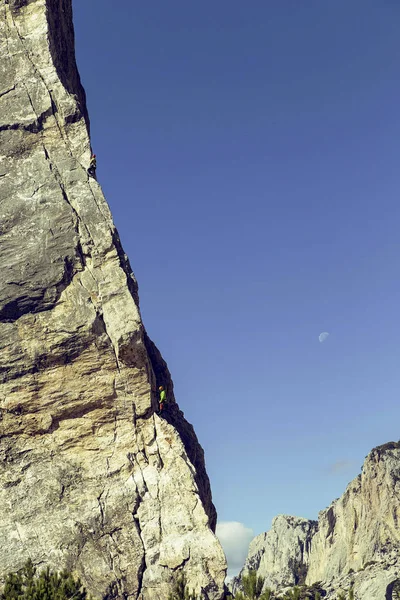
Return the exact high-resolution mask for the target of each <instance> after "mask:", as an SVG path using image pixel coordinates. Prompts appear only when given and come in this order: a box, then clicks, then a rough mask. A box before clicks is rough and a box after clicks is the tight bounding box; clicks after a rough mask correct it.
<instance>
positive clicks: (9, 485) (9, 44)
mask: <svg viewBox="0 0 400 600" xmlns="http://www.w3.org/2000/svg"><path fill="white" fill-rule="evenodd" d="M88 129H89V122H88V115H87V110H86V104H85V94H84V91H83V88H82V86H81V84H80V79H79V74H78V72H77V69H76V64H75V57H74V36H73V27H72V11H71V0H0V347H1V352H0V377H1V379H0V381H1V384H0V417H1V420H0V576H1V577H4V575H5V573H7V572H8V571H10V570H15V569H17V568H19V567H21V566H22V565H23V563H24V562H25V561H26V560H27V559H28V558H29V557H31V558H32V560H33V562H34V563H36V564H49V565H50V566H51V567H53V568H57V569H61V568H64V567H66V568H68V569H71V570H73V571H74V572H75V573H76V574H77V575H79V576H80V577H81V578H82V580H83V582H84V584H85V585H86V587H87V588H88V590H89V591H90V592H91V593H92V594H94V595H95V596H96V597H101V596H102V595H103V594H104V593H105V591H106V589H107V588H108V589H109V590H111V591H112V594H113V595H114V597H116V598H141V599H142V600H147V599H149V600H150V599H151V600H152V599H156V598H157V599H158V598H166V597H168V593H169V592H170V590H171V585H172V581H173V578H174V576H175V575H176V573H177V572H179V570H180V569H184V571H185V574H186V576H187V579H188V582H189V585H190V587H191V588H194V589H195V590H196V591H198V592H200V591H201V593H202V594H203V597H204V598H209V599H210V600H211V599H212V600H218V599H220V598H221V596H222V593H223V581H224V577H225V568H226V565H225V558H224V555H223V552H222V549H221V547H220V544H219V542H218V541H217V539H216V537H215V536H214V533H213V531H214V529H215V523H216V513H215V509H214V506H213V504H212V500H211V492H210V485H209V480H208V476H207V473H206V471H205V466H204V455H203V451H202V448H201V446H200V445H199V443H198V441H197V438H196V435H195V433H194V430H193V428H192V426H191V425H190V424H188V423H187V422H186V421H185V419H184V417H183V414H182V413H181V411H180V410H179V408H178V406H177V404H176V403H175V399H174V395H173V386H172V382H171V378H170V375H169V372H168V369H167V366H166V364H165V362H164V361H163V359H162V358H161V356H160V354H159V352H158V350H157V348H156V347H155V346H154V345H153V344H152V342H151V341H150V340H149V338H148V337H147V335H146V332H145V329H144V327H143V323H142V320H141V316H140V311H139V302H138V293H137V284H136V280H135V278H134V276H133V274H132V271H131V268H130V265H129V261H128V259H127V257H126V255H125V254H124V251H123V249H122V247H121V244H120V241H119V238H118V233H117V231H116V229H115V227H114V225H113V221H112V217H111V214H110V211H109V208H108V205H107V203H106V201H105V199H104V197H103V194H102V192H101V188H100V186H99V184H98V183H97V181H96V180H95V179H93V178H89V177H88V175H87V171H86V169H87V167H88V165H89V158H90V152H91V147H90V139H89V131H88ZM132 226H133V227H134V224H133V225H132ZM161 384H162V385H164V386H165V388H166V390H167V395H168V408H167V410H166V412H165V414H164V415H163V416H162V417H160V416H159V415H157V414H156V413H155V411H156V409H157V406H158V403H157V388H158V386H159V385H161Z"/></svg>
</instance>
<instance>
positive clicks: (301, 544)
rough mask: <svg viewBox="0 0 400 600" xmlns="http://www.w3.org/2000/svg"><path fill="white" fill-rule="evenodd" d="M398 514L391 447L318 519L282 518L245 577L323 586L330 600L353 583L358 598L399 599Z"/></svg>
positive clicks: (397, 449)
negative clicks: (394, 593)
mask: <svg viewBox="0 0 400 600" xmlns="http://www.w3.org/2000/svg"><path fill="white" fill-rule="evenodd" d="M399 517H400V443H398V442H390V443H388V444H385V445H383V446H379V447H377V448H374V449H373V450H372V451H371V452H370V454H369V455H368V456H367V458H366V460H365V462H364V466H363V469H362V473H361V475H359V476H358V477H356V478H355V479H354V480H353V481H352V482H351V483H350V484H349V485H348V486H347V489H346V491H345V493H344V494H343V496H341V497H340V498H339V499H338V500H335V501H334V502H332V504H331V505H330V506H329V507H328V508H327V509H325V510H323V511H321V512H320V513H319V518H318V522H316V521H308V520H307V519H298V518H295V517H288V516H283V515H280V516H278V517H276V518H275V519H274V520H273V522H272V529H271V530H270V531H268V532H267V533H264V534H261V535H259V536H257V537H256V538H255V539H254V540H253V541H252V542H251V544H250V549H249V554H248V557H247V559H246V563H245V566H244V568H243V570H242V572H241V575H242V574H243V573H245V572H246V571H248V570H250V569H256V570H257V572H258V574H259V575H261V576H263V577H265V587H271V588H272V589H275V590H277V589H284V588H285V587H288V586H291V585H294V584H298V583H304V582H305V583H306V584H308V585H311V584H312V583H315V582H318V581H321V582H322V585H323V587H324V588H325V589H326V590H327V592H328V593H327V596H326V597H327V598H336V594H337V592H338V591H346V590H349V589H350V587H352V586H354V592H355V598H356V599H357V600H392V588H393V584H394V582H395V581H396V580H397V579H400V523H399ZM239 581H240V576H239V577H238V578H236V579H235V581H234V584H233V586H234V588H237V587H238V585H239Z"/></svg>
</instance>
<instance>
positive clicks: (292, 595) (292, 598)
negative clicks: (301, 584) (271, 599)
mask: <svg viewBox="0 0 400 600" xmlns="http://www.w3.org/2000/svg"><path fill="white" fill-rule="evenodd" d="M300 594H301V591H300V588H298V587H297V586H295V587H294V588H292V589H291V590H288V591H287V592H286V593H285V595H284V597H283V598H284V600H300V598H301V596H300Z"/></svg>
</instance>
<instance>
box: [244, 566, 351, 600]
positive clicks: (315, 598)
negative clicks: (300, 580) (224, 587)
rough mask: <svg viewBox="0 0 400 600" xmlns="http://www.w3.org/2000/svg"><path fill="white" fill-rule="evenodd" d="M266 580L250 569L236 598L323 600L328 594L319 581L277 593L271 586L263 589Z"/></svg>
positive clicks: (245, 599)
mask: <svg viewBox="0 0 400 600" xmlns="http://www.w3.org/2000/svg"><path fill="white" fill-rule="evenodd" d="M264 582H265V579H264V577H259V576H257V572H256V571H254V570H251V571H249V572H248V574H247V575H244V576H243V577H242V579H241V588H242V591H239V592H237V593H236V594H235V596H234V598H235V600H321V599H322V598H323V597H324V596H326V592H325V590H324V589H323V588H322V587H321V586H320V584H319V583H314V584H313V585H312V586H307V585H301V586H294V587H293V588H291V589H290V590H287V591H285V592H284V593H282V592H280V593H277V592H273V591H272V590H270V589H269V588H266V589H264V591H263V587H264ZM346 600H347V599H346ZM349 600H351V598H350V599H349Z"/></svg>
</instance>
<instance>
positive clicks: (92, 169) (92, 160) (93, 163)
mask: <svg viewBox="0 0 400 600" xmlns="http://www.w3.org/2000/svg"><path fill="white" fill-rule="evenodd" d="M96 167H97V161H96V155H95V154H92V155H91V157H90V164H89V168H88V170H87V172H88V175H89V177H94V178H96Z"/></svg>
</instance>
